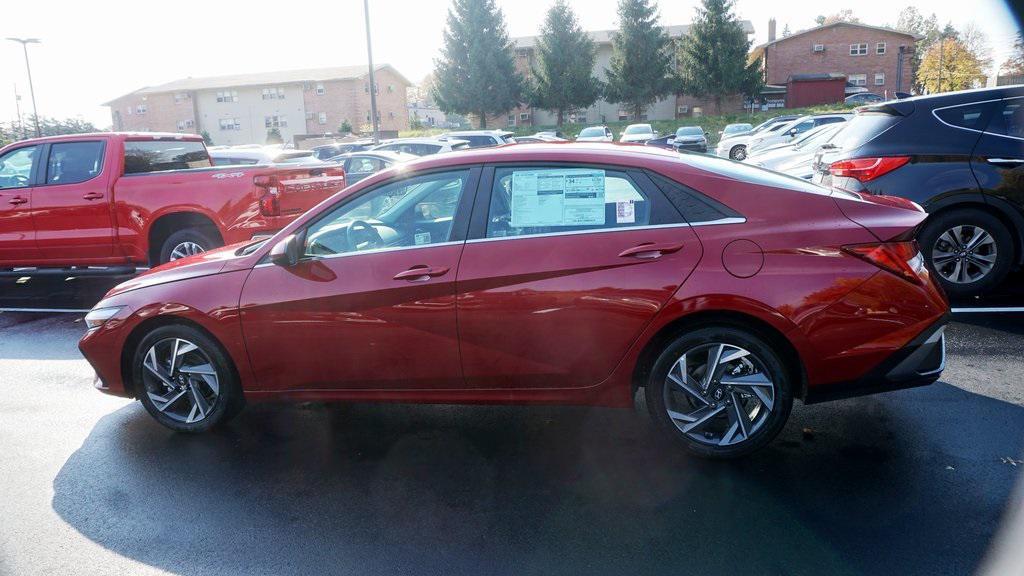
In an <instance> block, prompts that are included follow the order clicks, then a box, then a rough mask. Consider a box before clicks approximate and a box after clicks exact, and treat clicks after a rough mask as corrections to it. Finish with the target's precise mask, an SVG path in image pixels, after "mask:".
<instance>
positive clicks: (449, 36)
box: [432, 0, 523, 128]
mask: <svg viewBox="0 0 1024 576" xmlns="http://www.w3.org/2000/svg"><path fill="white" fill-rule="evenodd" d="M434 75H435V78H436V81H435V83H434V86H433V88H432V94H433V97H434V100H436V101H437V104H438V106H439V107H440V108H441V110H443V111H444V112H446V113H456V114H475V115H476V116H477V117H478V118H479V119H480V127H481V128H486V127H487V115H488V114H492V115H494V114H502V113H504V112H507V111H509V110H511V109H512V108H515V107H516V106H518V105H519V102H520V100H521V97H522V92H523V78H522V76H521V75H520V74H519V72H518V71H517V70H516V67H515V61H514V60H513V58H512V42H511V41H510V40H509V37H508V31H507V30H506V29H505V17H504V15H503V14H502V13H501V10H499V9H498V7H497V6H496V5H495V3H494V0H453V6H452V8H450V9H449V10H448V25H447V27H446V28H445V31H444V47H443V48H442V50H441V59H439V60H435V61H434Z"/></svg>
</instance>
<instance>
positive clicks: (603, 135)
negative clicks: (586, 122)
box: [576, 126, 615, 142]
mask: <svg viewBox="0 0 1024 576" xmlns="http://www.w3.org/2000/svg"><path fill="white" fill-rule="evenodd" d="M576 141H577V142H614V141H615V137H614V136H612V131H611V130H610V129H609V128H608V127H607V126H587V127H586V128H584V129H583V130H580V133H579V134H577V135H576Z"/></svg>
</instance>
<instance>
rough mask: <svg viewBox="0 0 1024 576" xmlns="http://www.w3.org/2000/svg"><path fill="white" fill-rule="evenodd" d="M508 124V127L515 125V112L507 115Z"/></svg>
mask: <svg viewBox="0 0 1024 576" xmlns="http://www.w3.org/2000/svg"><path fill="white" fill-rule="evenodd" d="M508 125H509V126H510V127H515V125H516V115H515V114H509V115H508Z"/></svg>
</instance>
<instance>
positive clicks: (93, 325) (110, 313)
mask: <svg viewBox="0 0 1024 576" xmlns="http://www.w3.org/2000/svg"><path fill="white" fill-rule="evenodd" d="M121 308H124V306H111V307H109V308H95V309H93V310H90V311H89V313H88V314H86V315H85V325H86V327H87V328H88V329H89V330H95V329H97V328H99V327H100V326H103V324H104V323H105V322H106V321H107V320H110V319H111V318H113V317H114V316H115V315H117V313H118V312H120V311H121Z"/></svg>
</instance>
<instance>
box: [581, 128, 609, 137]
mask: <svg viewBox="0 0 1024 576" xmlns="http://www.w3.org/2000/svg"><path fill="white" fill-rule="evenodd" d="M580 136H583V137H587V136H604V128H594V127H591V128H584V129H583V130H581V131H580Z"/></svg>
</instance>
